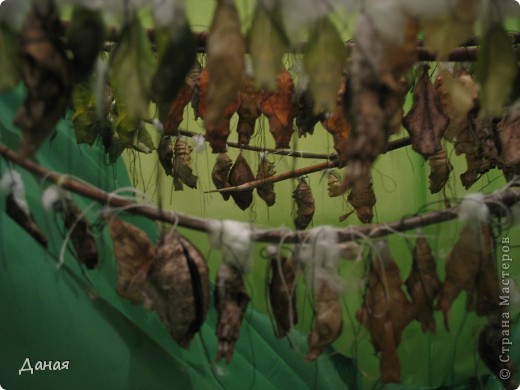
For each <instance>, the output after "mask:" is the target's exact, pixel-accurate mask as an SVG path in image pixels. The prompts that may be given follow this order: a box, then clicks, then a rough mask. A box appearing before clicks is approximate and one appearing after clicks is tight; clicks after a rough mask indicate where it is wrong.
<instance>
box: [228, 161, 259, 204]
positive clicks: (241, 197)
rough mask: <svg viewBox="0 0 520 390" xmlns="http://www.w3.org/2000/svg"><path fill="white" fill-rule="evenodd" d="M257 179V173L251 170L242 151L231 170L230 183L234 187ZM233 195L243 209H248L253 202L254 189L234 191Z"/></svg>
mask: <svg viewBox="0 0 520 390" xmlns="http://www.w3.org/2000/svg"><path fill="white" fill-rule="evenodd" d="M253 180H255V175H254V174H253V171H252V170H251V167H250V166H249V164H248V163H247V161H246V159H245V158H244V156H243V155H242V153H240V154H239V155H238V157H237V159H236V161H235V163H234V164H233V167H232V168H231V171H230V172H229V184H230V185H231V186H232V187H235V186H239V185H241V184H245V183H249V182H251V181H253ZM231 196H232V197H233V200H234V201H235V203H236V204H237V206H238V207H240V208H241V209H242V210H245V209H247V208H248V207H249V206H251V203H253V189H250V190H245V191H232V192H231Z"/></svg>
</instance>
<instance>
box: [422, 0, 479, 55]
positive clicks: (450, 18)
mask: <svg viewBox="0 0 520 390" xmlns="http://www.w3.org/2000/svg"><path fill="white" fill-rule="evenodd" d="M477 3H478V2H477V1H475V0H456V1H455V2H453V6H451V7H449V9H447V10H446V13H445V14H444V15H442V16H440V17H436V18H433V19H432V18H428V19H426V20H424V21H423V30H424V33H425V39H424V43H425V46H426V47H427V48H428V50H429V51H431V52H432V53H434V54H436V55H437V59H439V60H441V61H442V60H446V59H447V58H448V55H449V53H450V52H451V51H452V50H453V49H455V48H456V47H457V46H459V45H461V44H463V43H464V42H466V41H467V40H469V39H470V38H471V37H472V36H473V34H474V33H473V25H474V23H475V20H476V18H477V6H478V4H477Z"/></svg>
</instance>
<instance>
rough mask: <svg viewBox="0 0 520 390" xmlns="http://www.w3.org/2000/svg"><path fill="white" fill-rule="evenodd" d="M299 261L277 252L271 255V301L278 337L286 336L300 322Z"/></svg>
mask: <svg viewBox="0 0 520 390" xmlns="http://www.w3.org/2000/svg"><path fill="white" fill-rule="evenodd" d="M296 273H297V263H296V261H295V260H294V259H293V258H292V257H289V258H287V257H285V256H281V255H279V254H278V253H275V256H273V257H271V279H270V281H269V303H270V305H271V310H272V312H273V317H274V319H275V321H276V329H277V331H276V337H279V338H282V337H285V335H286V334H287V332H289V330H290V329H291V328H292V327H293V326H294V325H296V324H297V323H298V313H297V309H296Z"/></svg>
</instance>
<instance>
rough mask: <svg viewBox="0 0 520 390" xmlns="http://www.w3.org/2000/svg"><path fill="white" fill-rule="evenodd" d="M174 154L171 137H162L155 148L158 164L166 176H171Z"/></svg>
mask: <svg viewBox="0 0 520 390" xmlns="http://www.w3.org/2000/svg"><path fill="white" fill-rule="evenodd" d="M174 153H175V152H174V145H173V142H172V137H170V136H167V135H165V136H162V137H161V140H160V141H159V146H158V147H157V154H158V155H159V162H160V163H161V165H162V167H163V168H164V172H165V173H166V175H168V176H173V155H174Z"/></svg>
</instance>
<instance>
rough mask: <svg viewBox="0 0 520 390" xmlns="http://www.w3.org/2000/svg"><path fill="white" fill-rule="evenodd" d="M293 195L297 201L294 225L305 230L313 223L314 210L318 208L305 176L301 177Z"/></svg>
mask: <svg viewBox="0 0 520 390" xmlns="http://www.w3.org/2000/svg"><path fill="white" fill-rule="evenodd" d="M292 196H293V198H294V201H295V203H296V217H295V218H294V226H295V227H296V229H298V230H304V229H305V228H306V227H307V226H309V224H310V223H311V221H312V217H313V216H314V211H315V210H316V206H315V203H314V197H313V196H312V191H311V187H310V186H309V184H307V181H306V180H305V179H304V178H300V179H299V183H298V185H297V186H296V189H295V190H294V192H293V195H292Z"/></svg>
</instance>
